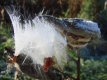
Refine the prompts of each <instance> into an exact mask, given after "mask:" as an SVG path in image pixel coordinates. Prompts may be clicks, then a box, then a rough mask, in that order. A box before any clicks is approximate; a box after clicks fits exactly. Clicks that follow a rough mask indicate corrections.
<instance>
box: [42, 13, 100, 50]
mask: <svg viewBox="0 0 107 80" xmlns="http://www.w3.org/2000/svg"><path fill="white" fill-rule="evenodd" d="M43 17H44V18H45V20H47V21H48V22H49V23H52V24H53V25H55V28H56V30H57V31H58V32H60V33H61V34H62V35H63V36H64V37H66V39H67V42H68V46H69V47H70V46H71V47H74V48H75V47H76V48H81V47H85V46H86V45H87V44H88V42H90V41H91V39H93V38H100V37H101V34H100V29H99V27H98V24H97V23H95V22H92V21H89V20H85V19H81V18H54V17H51V16H47V15H45V16H43Z"/></svg>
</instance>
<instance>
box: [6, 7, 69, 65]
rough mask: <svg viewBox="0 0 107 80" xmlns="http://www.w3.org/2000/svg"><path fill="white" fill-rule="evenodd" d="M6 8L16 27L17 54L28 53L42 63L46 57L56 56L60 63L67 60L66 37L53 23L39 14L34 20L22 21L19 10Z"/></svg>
mask: <svg viewBox="0 0 107 80" xmlns="http://www.w3.org/2000/svg"><path fill="white" fill-rule="evenodd" d="M6 10H7V12H8V14H9V16H10V19H11V21H12V24H13V29H14V40H15V54H14V55H15V56H18V55H19V54H21V53H23V54H26V55H27V56H30V57H31V58H32V60H33V61H34V63H36V64H41V65H43V63H44V58H46V57H55V58H56V60H57V62H58V64H59V65H61V63H62V61H64V62H66V60H67V56H66V46H67V42H66V38H65V37H63V36H62V35H61V34H60V33H59V32H57V31H56V30H55V27H54V25H53V24H50V23H49V22H46V21H45V20H44V18H43V17H41V18H40V17H38V16H35V18H34V19H32V20H26V19H25V20H24V21H23V23H22V22H21V18H20V16H21V15H20V14H18V13H19V12H18V11H16V10H15V9H13V10H11V9H10V8H6ZM61 67H62V65H61Z"/></svg>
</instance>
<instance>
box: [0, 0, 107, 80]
mask: <svg viewBox="0 0 107 80" xmlns="http://www.w3.org/2000/svg"><path fill="white" fill-rule="evenodd" d="M11 4H14V5H20V6H21V7H22V9H23V8H27V9H28V10H29V13H30V14H31V15H32V17H33V16H34V14H35V13H37V14H38V13H39V12H40V11H42V10H43V8H44V13H47V14H49V15H53V16H55V17H62V18H63V17H66V18H67V17H71V18H84V19H89V20H92V21H95V22H97V23H98V25H99V27H100V29H101V34H102V38H101V39H100V40H97V41H95V42H94V41H93V42H92V43H91V44H89V45H88V46H87V47H85V48H83V49H81V75H80V76H81V80H107V50H106V49H107V41H106V40H107V37H106V35H107V0H1V1H0V80H13V74H14V71H13V72H12V71H8V70H7V69H6V66H7V64H6V53H5V50H4V48H5V47H11V48H13V47H14V42H13V38H12V25H11V22H10V19H9V17H8V15H7V13H6V11H5V10H4V6H6V5H11ZM22 13H23V12H22ZM70 54H71V56H73V57H74V58H76V57H77V55H76V53H75V51H74V52H70ZM68 64H69V66H66V67H65V68H64V72H65V73H67V74H70V75H72V76H74V77H75V76H76V65H75V63H74V62H73V61H71V60H69V62H68ZM23 79H24V80H33V79H31V78H29V77H28V76H25V75H23ZM23 79H22V78H20V80H23Z"/></svg>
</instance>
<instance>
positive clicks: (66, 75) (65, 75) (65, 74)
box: [53, 67, 77, 80]
mask: <svg viewBox="0 0 107 80" xmlns="http://www.w3.org/2000/svg"><path fill="white" fill-rule="evenodd" d="M53 70H55V71H58V72H60V73H61V74H62V75H64V77H70V78H71V79H73V80H77V79H76V78H74V77H72V76H70V75H69V74H67V73H63V72H61V71H60V70H58V69H57V68H55V67H53Z"/></svg>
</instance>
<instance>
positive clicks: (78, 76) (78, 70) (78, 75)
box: [77, 49, 80, 80]
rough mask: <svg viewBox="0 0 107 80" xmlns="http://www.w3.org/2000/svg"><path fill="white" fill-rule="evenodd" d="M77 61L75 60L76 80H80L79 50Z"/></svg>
mask: <svg viewBox="0 0 107 80" xmlns="http://www.w3.org/2000/svg"><path fill="white" fill-rule="evenodd" d="M77 54H78V60H77V80H80V50H79V49H78V51H77Z"/></svg>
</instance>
